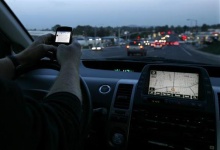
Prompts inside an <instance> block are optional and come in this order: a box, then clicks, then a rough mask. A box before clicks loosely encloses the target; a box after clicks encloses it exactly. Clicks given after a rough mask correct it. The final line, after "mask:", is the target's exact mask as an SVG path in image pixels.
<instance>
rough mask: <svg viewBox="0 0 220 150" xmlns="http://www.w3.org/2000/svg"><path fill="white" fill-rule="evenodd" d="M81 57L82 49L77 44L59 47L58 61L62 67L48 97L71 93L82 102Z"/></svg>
mask: <svg viewBox="0 0 220 150" xmlns="http://www.w3.org/2000/svg"><path fill="white" fill-rule="evenodd" d="M81 55H82V54H81V48H80V45H79V43H77V42H73V43H72V44H70V45H68V46H67V45H60V46H58V48H57V59H58V62H59V63H60V65H61V69H60V72H59V75H58V77H57V79H56V81H55V83H54V85H53V86H52V88H51V89H50V91H49V93H48V95H51V94H53V93H57V92H69V93H72V94H74V95H76V96H77V97H78V98H79V99H80V101H81V100H82V95H81V88H80V77H79V63H80V58H81Z"/></svg>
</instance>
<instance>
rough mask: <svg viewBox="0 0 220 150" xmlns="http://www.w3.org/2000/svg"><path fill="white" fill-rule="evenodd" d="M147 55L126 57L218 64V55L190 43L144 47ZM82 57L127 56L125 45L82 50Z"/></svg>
mask: <svg viewBox="0 0 220 150" xmlns="http://www.w3.org/2000/svg"><path fill="white" fill-rule="evenodd" d="M146 49H147V56H138V55H137V56H128V57H163V58H166V59H177V60H185V61H193V62H200V63H206V64H219V63H220V57H219V56H216V55H211V54H207V53H204V52H201V51H199V50H196V49H195V48H194V47H193V46H192V45H190V44H185V43H182V44H180V45H178V46H164V47H163V48H162V49H154V48H153V47H150V46H148V47H146ZM82 53H83V55H82V59H99V58H107V57H127V53H126V48H125V46H121V47H120V46H115V47H109V48H108V47H107V48H105V49H103V51H92V50H88V49H87V50H82Z"/></svg>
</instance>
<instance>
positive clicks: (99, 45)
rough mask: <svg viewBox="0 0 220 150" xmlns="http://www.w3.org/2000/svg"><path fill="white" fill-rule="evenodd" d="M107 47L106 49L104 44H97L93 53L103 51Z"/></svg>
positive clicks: (93, 48) (93, 47)
mask: <svg viewBox="0 0 220 150" xmlns="http://www.w3.org/2000/svg"><path fill="white" fill-rule="evenodd" d="M104 48H105V47H104V44H103V43H99V44H96V45H93V46H92V48H91V49H92V50H93V51H101V50H103V49H104Z"/></svg>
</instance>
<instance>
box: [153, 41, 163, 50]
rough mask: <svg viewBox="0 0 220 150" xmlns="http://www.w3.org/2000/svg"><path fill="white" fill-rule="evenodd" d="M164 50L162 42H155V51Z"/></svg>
mask: <svg viewBox="0 0 220 150" xmlns="http://www.w3.org/2000/svg"><path fill="white" fill-rule="evenodd" d="M158 48H159V49H162V48H163V44H162V43H161V42H158V41H155V42H154V49H158Z"/></svg>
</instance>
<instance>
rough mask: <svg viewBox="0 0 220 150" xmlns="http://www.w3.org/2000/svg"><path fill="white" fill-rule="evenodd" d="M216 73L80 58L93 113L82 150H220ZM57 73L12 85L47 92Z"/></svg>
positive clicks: (28, 76)
mask: <svg viewBox="0 0 220 150" xmlns="http://www.w3.org/2000/svg"><path fill="white" fill-rule="evenodd" d="M119 62H120V63H119ZM218 69H220V67H218V66H202V65H193V64H179V65H177V64H171V63H169V64H165V63H159V64H151V63H145V62H131V61H92V60H82V61H81V65H80V75H81V77H82V78H83V79H84V80H85V82H86V84H87V86H88V88H89V91H90V94H91V98H92V105H93V109H94V112H93V118H92V125H91V131H90V134H89V136H88V139H87V141H86V144H85V145H86V146H85V149H91V148H95V149H100V150H101V149H112V150H114V149H120V150H131V149H135V148H144V149H148V150H151V149H152V150H153V149H154V150H155V149H158V150H160V149H161V150H169V149H178V150H182V149H183V150H203V149H204V150H209V149H210V150H216V149H220V145H219V144H220V137H219V129H220V128H219V127H220V126H219V113H220V112H219V96H220V74H219V73H218V71H216V70H218ZM57 74H58V71H55V70H52V69H51V70H50V69H46V70H45V69H39V70H34V71H32V72H29V73H28V74H26V75H25V76H22V77H20V78H19V79H18V82H19V83H21V85H22V86H23V88H24V89H30V88H32V89H38V88H39V89H43V90H49V88H50V86H51V85H52V83H53V82H54V80H55V79H56V76H57ZM33 80H34V81H35V82H34V83H35V84H33ZM29 81H30V82H29Z"/></svg>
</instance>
